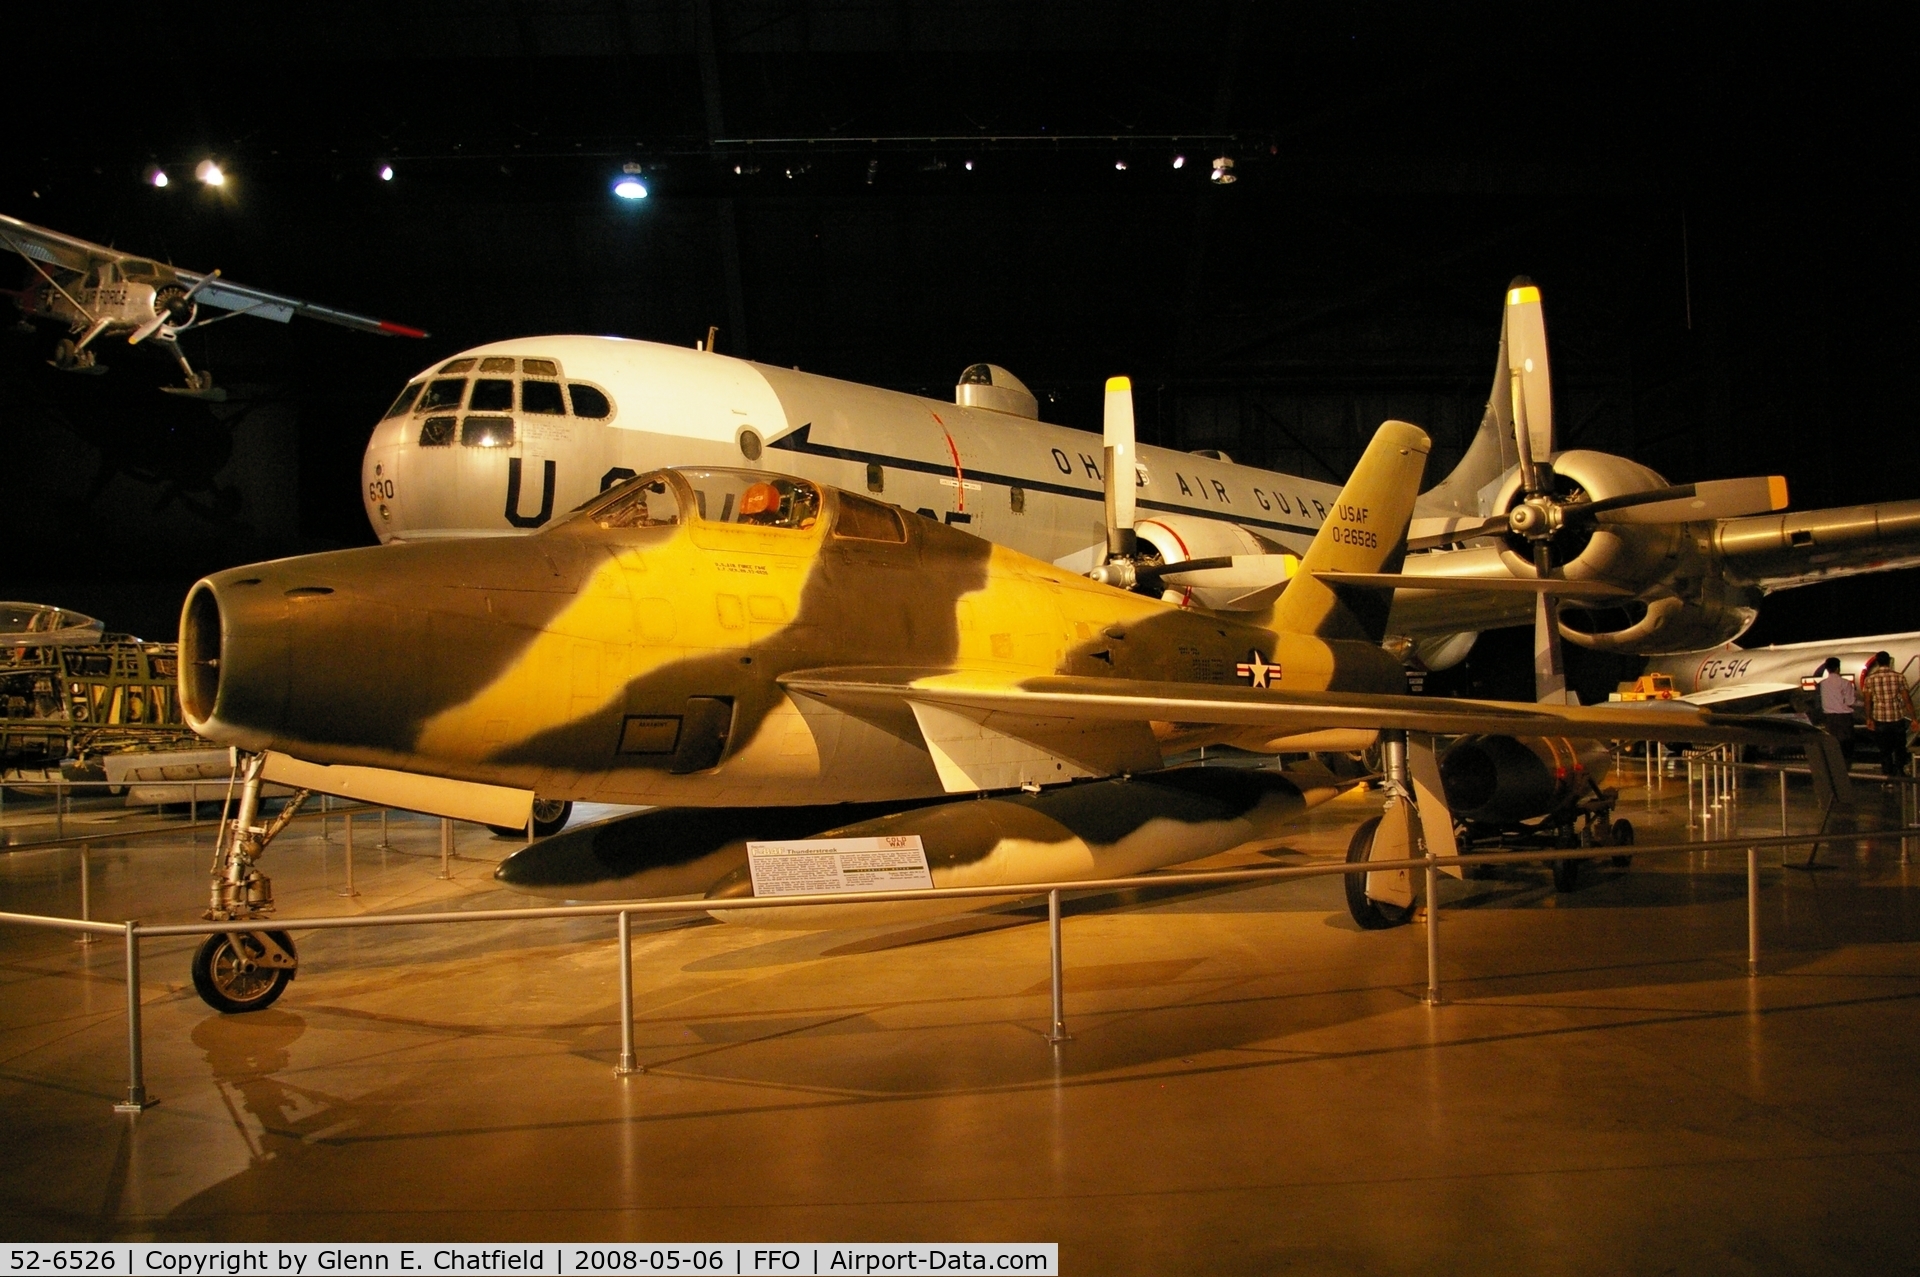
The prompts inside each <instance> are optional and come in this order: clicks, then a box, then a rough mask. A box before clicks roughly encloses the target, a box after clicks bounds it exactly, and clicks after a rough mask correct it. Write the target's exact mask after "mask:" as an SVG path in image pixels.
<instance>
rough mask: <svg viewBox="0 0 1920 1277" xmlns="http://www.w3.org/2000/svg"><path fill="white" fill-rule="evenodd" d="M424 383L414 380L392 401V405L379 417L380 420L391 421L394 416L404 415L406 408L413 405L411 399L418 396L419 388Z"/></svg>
mask: <svg viewBox="0 0 1920 1277" xmlns="http://www.w3.org/2000/svg"><path fill="white" fill-rule="evenodd" d="M425 385H426V383H425V382H424V381H416V382H414V383H413V384H412V385H411V386H408V387H407V388H406V389H405V390H403V391H401V392H400V397H399V398H398V399H396V400H394V401H393V407H391V408H389V409H387V415H386V416H384V417H382V418H380V420H382V421H392V420H393V419H394V418H395V417H404V416H406V415H407V409H409V408H411V407H413V401H414V400H416V399H418V398H419V397H420V389H421V387H423V386H425Z"/></svg>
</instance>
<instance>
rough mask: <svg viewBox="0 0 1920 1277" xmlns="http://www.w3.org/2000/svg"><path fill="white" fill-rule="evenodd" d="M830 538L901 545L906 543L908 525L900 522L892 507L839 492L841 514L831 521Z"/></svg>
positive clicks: (898, 514) (898, 513) (897, 513)
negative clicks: (832, 536) (831, 532)
mask: <svg viewBox="0 0 1920 1277" xmlns="http://www.w3.org/2000/svg"><path fill="white" fill-rule="evenodd" d="M833 535H835V536H837V537H850V538H852V539H853V540H856V541H890V542H892V543H893V544H894V545H901V544H904V543H905V541H906V539H907V525H906V524H905V523H903V522H901V521H900V512H899V511H898V510H896V509H894V508H893V507H892V506H890V505H882V504H881V503H880V502H878V501H869V500H867V499H866V498H865V497H856V496H854V495H853V494H852V493H850V492H842V493H841V494H840V512H839V513H838V514H836V515H835V516H834V519H833Z"/></svg>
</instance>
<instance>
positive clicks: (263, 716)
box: [181, 379, 1799, 1010]
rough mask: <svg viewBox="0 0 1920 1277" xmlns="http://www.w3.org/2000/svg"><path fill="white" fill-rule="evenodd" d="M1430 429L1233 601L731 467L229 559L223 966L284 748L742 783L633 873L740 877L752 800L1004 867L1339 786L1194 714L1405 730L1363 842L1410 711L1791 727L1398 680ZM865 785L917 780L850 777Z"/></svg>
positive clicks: (224, 583) (271, 973)
mask: <svg viewBox="0 0 1920 1277" xmlns="http://www.w3.org/2000/svg"><path fill="white" fill-rule="evenodd" d="M1110 390H1115V392H1116V393H1126V387H1125V383H1124V381H1121V380H1119V379H1116V383H1115V385H1113V386H1110ZM1428 447H1429V444H1428V439H1427V436H1426V435H1425V434H1424V433H1423V432H1422V431H1421V430H1419V429H1418V428H1417V427H1414V426H1411V425H1407V424H1405V423H1401V422H1388V423H1386V424H1385V425H1383V426H1382V427H1381V428H1380V430H1379V432H1378V433H1377V434H1376V436H1375V437H1374V440H1373V442H1372V443H1371V445H1370V446H1369V447H1368V449H1367V451H1366V454H1365V456H1364V457H1363V458H1362V459H1361V461H1360V464H1359V466H1358V467H1357V468H1356V469H1355V471H1354V473H1353V476H1352V478H1351V479H1350V481H1349V482H1348V484H1347V485H1346V488H1345V489H1344V490H1343V491H1342V493H1341V494H1340V497H1339V498H1338V500H1337V501H1335V503H1334V504H1333V507H1332V508H1331V509H1330V511H1329V516H1328V519H1327V523H1326V526H1325V527H1324V528H1323V529H1322V530H1321V531H1320V533H1319V534H1318V536H1316V538H1315V539H1314V541H1313V543H1312V545H1311V547H1310V548H1309V549H1308V551H1307V553H1306V555H1305V556H1304V558H1303V559H1302V560H1301V562H1300V565H1299V570H1298V571H1297V573H1296V574H1295V575H1294V576H1293V577H1292V578H1291V580H1290V581H1288V582H1286V583H1285V584H1284V585H1283V586H1281V587H1275V588H1273V590H1272V591H1271V594H1270V595H1269V597H1268V598H1267V599H1266V600H1264V601H1263V602H1262V601H1255V602H1256V603H1257V604H1258V606H1257V608H1256V606H1255V603H1248V602H1246V601H1244V600H1243V602H1242V610H1240V611H1238V612H1236V613H1233V614H1231V615H1229V614H1225V613H1213V612H1208V611H1205V610H1202V609H1197V608H1184V609H1183V608H1181V607H1178V606H1175V605H1172V604H1169V603H1167V602H1164V601H1162V600H1159V599H1155V598H1149V597H1146V596H1144V595H1141V594H1138V593H1131V592H1128V591H1125V590H1121V589H1117V588H1114V587H1111V586H1108V585H1103V584H1101V583H1099V582H1096V581H1092V580H1089V579H1088V578H1086V577H1085V576H1083V575H1081V574H1079V573H1077V572H1075V571H1073V570H1071V569H1068V568H1062V567H1056V566H1054V565H1051V564H1047V563H1043V562H1040V561H1038V560H1035V559H1031V558H1028V557H1026V556H1024V555H1021V554H1018V553H1016V552H1014V551H1012V550H1009V549H1006V548H1005V547H1002V546H998V545H994V544H992V543H990V542H987V541H983V540H981V539H979V538H978V537H975V536H973V535H971V534H970V533H967V532H963V531H961V530H959V529H957V528H953V527H949V526H945V525H943V524H940V523H937V522H935V521H932V520H928V519H924V518H920V517H917V516H915V515H913V514H909V513H903V512H902V511H901V510H900V509H898V508H896V507H893V506H889V505H884V504H882V503H880V502H878V501H875V500H872V499H871V498H869V497H866V496H862V495H857V494H854V493H850V492H844V491H838V490H835V489H832V488H828V487H824V486H821V485H818V484H815V483H812V482H810V481H808V480H805V479H800V478H795V477H792V476H788V475H781V474H773V473H765V472H756V471H748V470H734V469H677V470H661V471H657V472H653V473H649V474H645V475H641V476H638V477H636V478H633V479H631V480H628V481H626V482H625V483H622V484H620V485H619V486H617V487H615V488H613V489H612V490H610V491H608V492H607V493H605V494H603V495H602V496H600V497H598V498H596V499H595V500H593V501H591V502H590V503H588V504H587V505H585V506H583V507H582V508H581V509H579V510H577V511H576V512H574V513H573V514H572V515H570V516H568V517H566V518H564V519H561V520H556V521H555V522H554V523H553V524H552V525H551V526H549V527H547V528H545V529H542V530H541V531H540V532H539V533H537V534H535V535H533V536H529V537H524V538H511V539H506V538H499V539H484V540H470V541H442V542H416V543H411V544H401V545H395V546H387V547H380V548H369V549H364V550H347V551H341V552H336V553H329V554H319V555H311V556H307V557H304V558H296V559H286V560H281V561H278V562H274V563H266V564H258V565H255V566H252V567H245V568H238V569H234V570H232V571H228V572H222V573H219V574H217V575H215V576H211V577H208V578H207V579H205V580H203V581H201V582H199V583H198V584H197V585H196V586H195V587H194V589H193V590H192V592H191V594H190V595H189V597H188V599H187V602H186V606H185V609H184V612H183V615H182V631H181V642H182V654H183V660H182V662H181V669H182V675H181V690H182V698H183V704H184V706H185V709H186V713H187V715H188V719H189V721H190V722H191V724H192V725H193V727H194V728H195V729H196V730H197V731H199V732H201V733H202V734H204V735H206V736H208V737H210V738H211V739H214V740H217V741H221V742H224V743H229V744H232V745H235V746H238V747H240V748H241V749H243V750H247V751H252V752H253V756H252V758H251V760H250V762H249V764H248V770H249V775H250V777H251V779H250V783H249V784H248V786H247V787H246V790H245V791H244V793H243V799H242V805H241V809H240V815H239V818H238V820H237V822H236V829H237V833H236V836H235V837H233V838H232V839H231V840H230V842H229V844H228V846H227V847H226V848H225V850H224V852H223V869H222V871H221V872H220V873H219V874H218V876H217V878H216V881H215V883H214V884H213V890H212V900H211V909H210V913H209V916H210V917H213V918H216V919H219V920H232V921H234V922H235V923H236V924H242V925H240V926H237V927H236V930H235V931H234V932H232V933H229V934H227V935H222V936H216V937H214V938H213V939H212V940H210V941H209V942H208V945H207V946H206V947H204V948H203V949H202V950H201V953H200V955H199V957H198V958H197V959H196V964H195V982H196V986H197V987H198V988H199V989H200V991H201V993H202V996H203V997H205V998H206V1000H207V1001H208V1002H209V1003H210V1004H212V1005H215V1006H216V1007H219V1008H221V1009H223V1010H249V1009H253V1008H255V1007H258V1006H263V1005H266V1003H268V1002H270V1001H271V1000H272V999H273V997H275V996H277V994H278V993H279V991H280V989H281V988H283V987H284V986H285V984H286V981H287V979H288V978H289V977H290V975H291V973H292V970H293V968H294V964H295V958H294V954H293V950H292V944H291V941H290V940H289V939H287V937H286V935H285V933H284V932H277V931H262V930H254V929H252V928H256V927H258V926H259V925H260V921H259V920H260V919H262V918H263V917H264V915H265V914H266V912H267V910H268V908H269V907H270V905H271V892H270V888H269V886H268V884H267V882H266V879H265V878H264V876H262V875H261V874H260V871H259V869H258V868H257V867H256V864H255V861H256V860H257V858H258V856H259V853H260V850H261V848H262V846H263V845H264V842H265V839H266V837H267V836H268V833H269V831H267V830H264V829H261V828H258V827H256V824H255V822H256V820H257V818H258V807H257V800H256V799H255V797H254V794H255V792H256V790H257V785H258V783H259V782H260V781H261V780H262V779H263V778H265V779H271V780H275V781H279V782H282V783H288V784H294V785H298V786H301V787H303V788H308V789H314V790H319V791H322V792H330V793H337V794H347V795H351V796H356V797H364V798H367V799H371V800H373V801H378V802H386V803H393V804H394V805H398V806H406V807H412V808H415V809H418V810H428V811H436V812H439V813H441V814H446V815H453V816H459V817H462V818H466V819H480V820H484V821H487V822H488V823H492V824H500V825H508V826H514V825H519V826H520V827H523V828H524V827H525V822H527V821H528V820H529V819H530V818H531V816H532V815H533V814H534V806H533V805H534V804H535V802H536V799H538V800H545V801H549V802H561V803H564V802H567V801H571V800H576V799H590V800H597V801H610V802H618V803H637V804H650V805H657V806H661V807H667V808H675V809H685V808H722V809H732V810H729V811H726V812H724V813H718V814H717V818H716V819H715V820H714V822H713V830H712V831H711V832H710V833H709V835H707V836H705V837H704V838H703V837H691V838H688V837H685V836H684V835H685V834H686V833H687V832H688V830H689V829H697V828H698V826H699V824H700V822H699V819H698V817H697V814H690V813H688V812H685V811H676V812H672V813H668V814H666V815H665V816H664V819H665V820H667V821H668V822H670V827H661V826H660V825H659V824H658V822H659V821H660V820H662V819H663V816H662V814H661V813H643V814H642V815H641V816H639V817H636V818H635V819H636V820H637V821H641V822H645V821H649V820H653V821H655V822H656V824H655V826H654V827H655V828H656V829H657V830H658V832H659V833H660V834H661V835H663V837H662V838H661V839H660V840H659V841H657V842H656V843H655V847H656V848H657V852H656V858H655V859H654V860H653V861H652V862H651V866H650V867H651V870H652V871H654V872H652V873H651V876H650V877H648V878H646V879H645V880H644V881H642V882H640V883H637V884H635V887H636V889H637V890H639V891H644V892H646V893H649V894H684V893H693V894H699V893H702V892H705V893H707V894H708V895H710V896H712V897H714V898H715V899H716V901H723V900H726V899H731V898H735V897H737V896H738V895H740V894H745V893H748V892H750V891H751V884H750V882H748V881H746V880H745V879H744V877H743V876H742V875H741V874H740V873H739V872H738V870H739V868H740V861H741V860H742V859H744V858H743V857H737V856H736V855H735V852H736V850H737V844H738V841H739V839H740V838H741V837H742V836H755V835H758V836H760V837H766V836H768V835H769V834H773V835H783V836H794V835H795V834H796V833H798V834H802V835H804V834H807V833H814V834H818V833H822V832H823V831H828V830H833V831H835V836H840V835H846V836H863V835H865V834H871V833H876V832H878V833H897V834H909V833H911V834H919V835H920V836H921V838H922V840H923V843H924V845H925V847H926V850H927V854H928V861H929V866H930V869H931V879H932V882H933V884H934V885H935V886H943V885H957V884H967V885H980V884H985V885H992V884H996V883H1008V884H1012V883H1020V882H1032V881H1036V880H1043V879H1050V878H1057V879H1073V878H1088V877H1100V876H1106V875H1109V874H1117V873H1129V872H1136V871H1140V870H1145V869H1148V868H1152V867H1156V866H1159V865H1165V864H1170V863H1177V862H1180V861H1184V860H1189V859H1193V858H1195V857H1198V856H1202V855H1207V854H1211V853H1212V852H1215V851H1218V850H1223V849H1225V848H1227V847H1230V846H1234V845H1238V844H1240V843H1244V842H1246V841H1249V840H1251V839H1255V838H1263V837H1268V836H1272V834H1273V833H1274V832H1275V831H1276V830H1277V829H1278V827H1279V825H1280V824H1281V823H1282V822H1284V821H1285V820H1287V819H1288V818H1291V817H1293V816H1295V815H1297V814H1298V813H1299V812H1301V811H1302V810H1304V809H1305V808H1306V807H1307V806H1308V805H1310V804H1311V803H1313V802H1316V801H1319V800H1321V799H1324V798H1326V797H1330V796H1332V794H1334V793H1336V792H1338V789H1339V785H1338V784H1337V783H1336V782H1334V781H1333V780H1332V778H1331V777H1328V776H1326V775H1325V774H1324V773H1322V774H1318V775H1314V776H1306V777H1302V776H1299V775H1297V774H1296V775H1289V774H1288V773H1285V772H1272V771H1252V770H1226V769H1207V770H1199V769H1194V770H1186V769H1173V770H1161V769H1162V768H1163V766H1164V762H1163V760H1164V759H1165V758H1166V757H1167V756H1168V755H1170V754H1173V753H1177V752H1180V751H1184V750H1188V749H1190V748H1192V747H1194V746H1197V745H1201V744H1230V745H1235V746H1239V747H1242V748H1246V749H1251V750H1258V751H1266V752H1280V751H1283V750H1288V749H1301V748H1308V749H1310V748H1313V747H1314V746H1313V745H1312V744H1303V741H1308V740H1311V739H1312V734H1316V733H1323V732H1325V731H1327V730H1329V729H1333V730H1342V731H1348V732H1352V731H1365V732H1374V731H1382V730H1384V731H1386V732H1388V733H1389V734H1390V736H1389V741H1388V749H1387V757H1388V771H1389V784H1390V786H1392V787H1394V790H1395V792H1396V793H1397V794H1399V795H1401V796H1402V799H1401V801H1399V802H1398V805H1397V806H1395V807H1390V809H1389V813H1388V817H1387V819H1385V820H1384V821H1383V822H1381V823H1379V824H1377V825H1376V826H1375V829H1377V830H1378V834H1377V835H1374V834H1373V833H1372V831H1370V836H1369V837H1368V838H1367V839H1366V840H1363V841H1361V842H1357V843H1356V853H1355V855H1356V858H1366V857H1368V856H1370V855H1380V854H1383V853H1382V852H1381V850H1380V849H1381V848H1387V849H1391V850H1389V851H1387V852H1386V853H1384V854H1399V853H1402V852H1404V849H1405V848H1407V847H1408V846H1410V845H1412V840H1414V839H1417V837H1418V834H1417V826H1415V825H1414V824H1412V823H1411V810H1412V807H1411V800H1412V799H1414V798H1415V796H1416V795H1417V797H1418V800H1419V802H1420V804H1421V805H1422V806H1423V807H1424V806H1425V805H1426V804H1428V803H1431V804H1433V809H1432V810H1433V811H1435V812H1438V813H1439V814H1438V816H1437V817H1430V818H1429V819H1428V820H1427V821H1426V822H1425V825H1426V828H1427V830H1428V836H1429V838H1430V839H1431V838H1445V839H1447V840H1448V841H1447V842H1446V843H1445V844H1444V845H1447V846H1450V845H1451V844H1450V828H1451V821H1450V818H1449V817H1447V816H1446V814H1445V810H1444V803H1443V802H1442V801H1441V799H1440V797H1439V793H1438V790H1439V784H1438V778H1437V772H1436V770H1435V768H1434V767H1433V759H1432V753H1431V750H1430V749H1429V750H1426V751H1419V750H1416V751H1415V761H1414V763H1413V765H1411V766H1409V764H1408V762H1407V757H1408V753H1407V749H1406V747H1405V742H1406V737H1405V733H1409V732H1412V733H1417V734H1423V735H1431V734H1434V733H1449V734H1451V733H1467V732H1488V731H1499V732H1509V733H1511V732H1521V733H1529V734H1544V733H1548V732H1551V733H1552V734H1555V735H1567V734H1573V735H1584V736H1613V735H1616V734H1621V733H1623V732H1627V733H1632V734H1635V735H1636V736H1644V735H1647V734H1649V733H1651V734H1653V735H1665V736H1669V737H1672V736H1683V735H1684V736H1687V737H1690V738H1693V739H1762V738H1764V739H1766V740H1768V741H1772V742H1779V741H1781V740H1785V739H1798V734H1799V733H1798V729H1796V728H1795V727H1792V726H1787V725H1781V724H1766V725H1750V724H1747V723H1745V722H1744V721H1741V720H1724V719H1720V718H1717V717H1716V716H1714V715H1713V714H1712V713H1710V712H1707V711H1698V710H1694V711H1683V712H1680V713H1676V714H1674V715H1672V716H1671V717H1670V718H1668V717H1662V718H1660V719H1659V721H1658V722H1653V721H1652V716H1648V715H1643V714H1637V713H1634V712H1632V711H1626V710H1609V709H1579V708H1572V707H1567V706H1548V705H1517V704H1496V703H1490V702H1473V701H1433V700H1426V699H1421V698H1417V697H1411V696H1407V695H1405V694H1404V692H1405V686H1406V684H1405V675H1404V673H1403V672H1402V668H1401V665H1400V662H1399V661H1398V660H1396V659H1395V658H1394V657H1393V656H1392V655H1390V654H1389V653H1388V652H1386V651H1385V650H1383V649H1382V648H1381V646H1380V638H1381V634H1382V632H1383V628H1384V625H1385V621H1386V615H1387V608H1388V604H1389V597H1390V593H1391V589H1392V586H1393V583H1394V581H1395V580H1397V578H1396V577H1394V576H1393V575H1392V570H1393V569H1394V568H1396V567H1397V566H1398V564H1399V561H1400V559H1401V557H1402V555H1403V554H1404V548H1405V542H1406V535H1407V525H1408V519H1409V516H1410V513H1411V511H1412V508H1413V501H1414V496H1415V493H1416V492H1417V491H1418V488H1419V483H1420V477H1421V473H1422V471H1423V468H1424V466H1425V462H1426V457H1427V452H1428ZM1122 521H1123V523H1124V522H1127V521H1129V520H1126V519H1123V520H1122ZM1627 724H1631V726H1627ZM263 760H264V761H263ZM1056 786H1057V787H1058V788H1054V787H1056ZM990 793H991V794H999V795H1001V796H1000V797H998V798H995V799H992V800H991V801H984V802H976V801H968V802H962V803H953V802H951V801H947V802H942V801H941V800H942V799H949V796H952V795H958V794H968V795H976V796H978V795H982V794H990ZM853 804H860V805H865V804H891V805H893V807H890V808H874V807H867V806H859V807H854V806H836V805H853ZM898 807H911V808H912V810H906V811H901V810H897V809H896V808H898ZM743 809H745V810H743ZM888 812H890V813H891V814H887V813H888ZM1395 812H1398V813H1399V814H1398V815H1397V816H1396V815H1395V814H1394V813H1395ZM809 813H811V814H809ZM877 813H878V814H877ZM642 827H643V828H644V827H645V826H642ZM1442 831H1447V832H1446V833H1444V834H1443V833H1442ZM667 835H671V837H668V836H667ZM536 850H537V848H536ZM730 857H732V858H731V859H730ZM644 867H645V866H643V868H644ZM1392 877H1393V876H1392V875H1389V874H1385V873H1381V874H1374V875H1369V876H1367V881H1369V882H1371V880H1372V879H1380V880H1381V881H1379V882H1372V885H1371V886H1367V887H1365V888H1364V889H1363V890H1362V893H1361V895H1360V897H1359V900H1358V906H1359V907H1358V908H1356V916H1359V917H1362V918H1363V919H1364V920H1367V921H1368V922H1369V923H1370V925H1382V924H1384V923H1388V922H1392V921H1395V920H1398V919H1400V918H1403V917H1404V916H1405V915H1406V914H1407V913H1408V912H1410V908H1411V905H1412V904H1413V896H1412V891H1411V887H1410V885H1409V884H1406V883H1404V882H1400V883H1395V882H1393V881H1388V880H1389V879H1390V878H1392ZM1402 877H1404V875H1402ZM1354 881H1356V882H1358V881H1362V880H1361V879H1360V878H1358V877H1356V878H1355V879H1354ZM723 912H724V910H723Z"/></svg>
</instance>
